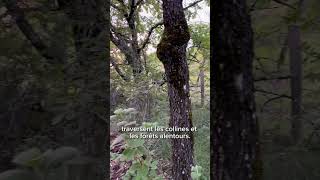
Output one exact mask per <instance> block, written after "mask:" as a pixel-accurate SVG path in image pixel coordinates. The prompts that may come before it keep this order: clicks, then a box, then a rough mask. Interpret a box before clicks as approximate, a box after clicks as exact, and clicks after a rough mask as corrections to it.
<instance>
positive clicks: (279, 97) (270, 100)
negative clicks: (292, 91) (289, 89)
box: [261, 95, 291, 112]
mask: <svg viewBox="0 0 320 180" xmlns="http://www.w3.org/2000/svg"><path fill="white" fill-rule="evenodd" d="M282 98H288V97H287V96H286V95H279V96H276V97H273V98H270V99H268V100H267V101H266V102H264V103H263V105H262V107H261V112H263V109H264V108H265V106H267V104H269V103H270V102H272V101H275V100H277V99H282ZM290 99H291V98H290Z"/></svg>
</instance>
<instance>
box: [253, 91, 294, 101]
mask: <svg viewBox="0 0 320 180" xmlns="http://www.w3.org/2000/svg"><path fill="white" fill-rule="evenodd" d="M254 92H260V93H264V94H270V95H274V96H282V97H286V98H289V99H292V97H291V96H288V95H286V94H277V93H274V92H270V91H265V90H262V89H254Z"/></svg>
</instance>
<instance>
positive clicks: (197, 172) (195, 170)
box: [191, 165, 207, 180]
mask: <svg viewBox="0 0 320 180" xmlns="http://www.w3.org/2000/svg"><path fill="white" fill-rule="evenodd" d="M202 171H203V169H202V167H201V166H198V165H196V166H192V168H191V178H192V179H193V180H207V178H206V177H204V176H203V172H202Z"/></svg>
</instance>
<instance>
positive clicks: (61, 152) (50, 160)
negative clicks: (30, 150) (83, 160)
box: [44, 147, 80, 167]
mask: <svg viewBox="0 0 320 180" xmlns="http://www.w3.org/2000/svg"><path fill="white" fill-rule="evenodd" d="M78 156H80V152H79V151H78V150H77V149H76V148H74V147H61V148H58V149H56V150H54V151H50V152H48V153H46V154H45V155H44V158H45V164H46V165H47V166H48V167H56V166H58V165H60V164H61V163H63V162H65V161H67V160H70V159H72V158H75V157H78Z"/></svg>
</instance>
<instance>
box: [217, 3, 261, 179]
mask: <svg viewBox="0 0 320 180" xmlns="http://www.w3.org/2000/svg"><path fill="white" fill-rule="evenodd" d="M212 12H213V20H212V34H213V36H212V38H213V41H212V42H213V43H212V52H211V54H212V56H213V71H212V73H213V75H212V76H213V89H212V90H213V93H212V94H213V96H214V102H213V118H214V121H213V123H212V128H211V135H212V136H211V137H212V138H211V140H212V142H211V145H212V152H211V156H213V161H212V166H211V173H212V174H211V175H212V177H213V179H215V180H250V179H252V180H257V179H260V177H261V167H262V164H261V161H260V159H259V156H260V155H259V154H260V153H259V138H258V135H259V130H258V123H257V117H256V114H255V100H254V88H253V87H254V84H253V74H252V61H253V32H252V28H251V20H250V17H249V15H248V10H247V7H246V1H245V0H237V1H234V0H223V1H222V0H221V1H214V3H213V11H212Z"/></svg>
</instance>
